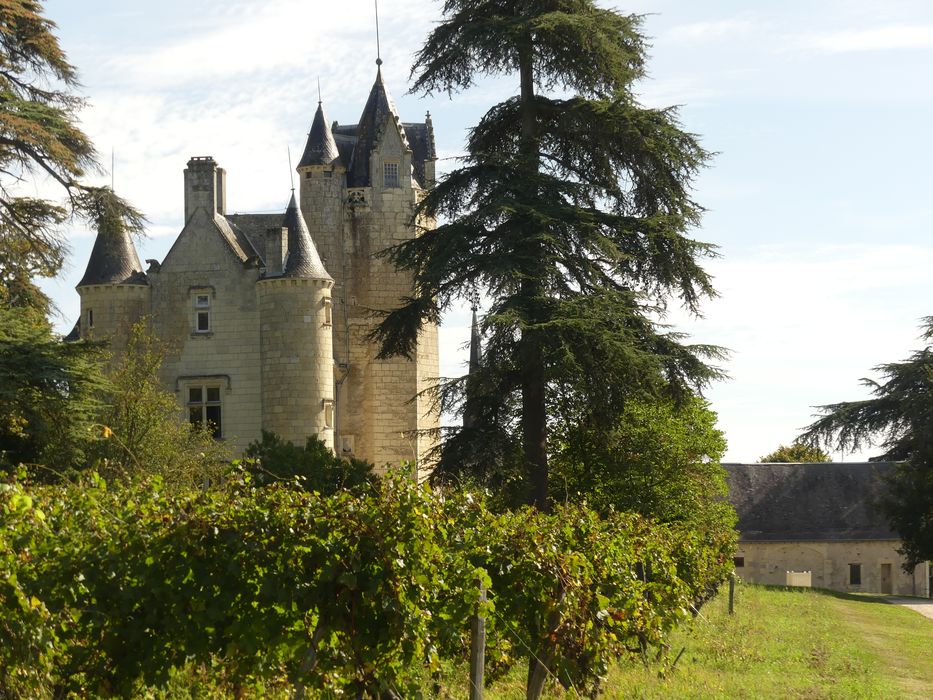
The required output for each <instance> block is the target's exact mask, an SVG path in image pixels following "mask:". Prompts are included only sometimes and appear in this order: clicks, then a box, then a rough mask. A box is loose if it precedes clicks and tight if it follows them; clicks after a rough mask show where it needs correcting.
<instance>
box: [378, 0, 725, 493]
mask: <svg viewBox="0 0 933 700" xmlns="http://www.w3.org/2000/svg"><path fill="white" fill-rule="evenodd" d="M640 24H641V18H640V17H637V16H623V15H620V14H618V13H616V12H614V11H612V10H607V9H602V8H599V7H597V6H596V5H595V4H594V2H592V0H525V1H523V2H514V1H513V0H447V2H445V4H444V19H443V21H442V22H441V23H440V24H439V25H438V26H437V28H435V29H434V31H433V32H432V33H431V34H430V35H429V37H428V38H427V40H426V42H425V44H424V46H423V47H422V49H421V50H420V52H419V53H418V54H417V57H416V62H415V65H414V67H413V70H412V73H413V75H417V78H416V80H415V83H414V86H413V88H412V91H413V92H420V93H425V94H434V93H439V92H447V93H448V94H450V93H453V92H454V91H459V90H462V89H466V88H469V87H470V86H471V85H473V84H474V82H475V81H476V80H477V79H478V78H479V77H480V76H484V75H499V74H517V75H518V77H519V83H520V94H518V95H516V96H515V97H512V98H510V99H508V100H506V101H504V102H502V103H500V104H497V105H495V106H494V107H492V108H491V109H490V110H489V111H488V113H487V114H486V115H485V116H484V117H483V119H482V120H481V122H480V123H479V124H478V125H477V126H476V127H475V128H473V129H472V131H471V132H470V135H469V139H468V143H467V155H466V157H465V158H464V159H463V162H462V164H461V166H460V167H459V168H457V169H456V170H454V171H453V172H451V173H450V174H449V175H448V176H447V177H446V178H445V179H444V180H443V181H442V182H441V183H440V184H438V185H437V186H436V187H435V188H434V189H433V190H432V191H430V192H429V193H428V194H427V196H426V197H425V198H424V199H423V201H422V202H421V203H420V205H419V207H418V211H417V217H416V220H422V221H423V220H435V219H440V220H441V224H440V225H439V226H438V227H437V228H436V229H434V230H424V231H423V232H422V233H421V235H419V236H418V237H416V238H415V239H413V240H411V241H407V242H405V243H403V244H401V245H399V246H397V247H395V248H393V249H392V250H391V251H389V253H388V255H389V257H390V258H391V259H392V260H393V261H394V262H395V264H396V265H397V266H398V267H400V268H403V269H406V270H410V271H411V272H412V273H413V276H414V290H413V294H412V296H411V297H410V298H408V299H406V300H405V303H404V305H403V306H402V307H401V308H399V309H396V310H394V311H391V312H389V313H387V314H386V315H385V317H384V318H383V320H382V323H381V325H380V326H379V328H378V329H377V331H376V332H375V333H374V338H375V339H376V340H378V341H379V342H381V344H382V356H383V357H387V356H392V355H397V354H404V355H410V354H411V353H412V352H413V350H414V347H415V342H416V338H417V331H418V329H419V328H420V327H421V325H422V324H423V323H424V322H426V321H430V322H437V321H439V319H440V316H441V315H442V314H443V312H444V311H445V310H446V309H448V308H449V307H450V305H451V304H452V303H454V302H455V301H457V300H458V299H467V298H469V297H470V295H471V294H473V293H475V292H476V291H477V290H481V291H482V292H484V293H485V294H486V295H487V297H488V298H489V299H490V300H491V305H490V308H489V309H488V311H487V313H486V314H485V316H484V318H483V322H482V326H483V330H484V333H485V335H486V336H487V340H486V349H485V351H484V353H483V362H482V367H481V370H480V377H479V378H476V377H474V378H473V379H471V387H472V388H473V389H474V390H477V388H478V390H480V391H481V393H482V396H481V401H479V402H477V401H473V405H474V406H476V405H477V403H479V404H481V408H480V409H479V410H478V411H477V416H476V420H475V421H473V422H474V423H475V426H474V427H473V428H471V429H470V431H468V432H464V433H462V434H461V435H459V436H455V437H453V438H452V439H451V440H448V443H447V445H448V449H445V451H444V458H443V460H442V462H441V464H440V465H439V466H438V469H437V470H436V472H435V474H436V475H437V477H438V478H445V476H446V477H449V478H459V477H461V476H464V474H463V470H464V469H466V470H468V471H469V469H470V468H471V467H470V466H466V463H467V462H469V465H471V466H472V467H475V468H476V469H477V470H480V471H482V470H490V469H491V470H501V471H500V473H499V475H498V478H499V479H500V480H501V481H503V482H505V481H510V479H511V480H512V483H514V481H515V479H514V478H513V476H514V472H516V471H517V473H518V476H519V479H518V481H519V482H520V483H521V484H522V485H523V486H524V487H525V497H526V498H527V499H528V500H530V501H531V502H533V503H534V504H536V505H537V506H538V507H539V508H542V509H546V508H547V506H548V451H549V446H548V439H549V426H550V425H553V422H554V421H586V422H588V423H589V424H593V425H600V424H603V423H604V424H605V425H606V428H607V429H608V427H609V426H610V425H611V424H612V423H614V421H615V418H616V417H617V416H618V415H619V413H620V411H621V408H622V406H623V405H624V403H625V401H626V400H627V399H629V398H632V397H635V396H639V397H646V396H647V397H651V396H658V395H661V394H666V395H673V396H675V397H678V396H679V397H683V396H687V395H690V394H691V392H692V391H694V390H696V389H697V388H699V387H702V386H703V385H704V384H706V383H707V382H708V381H710V380H712V379H714V378H716V377H717V376H719V372H718V371H717V370H716V369H715V368H712V367H710V366H709V365H707V364H706V361H707V360H709V359H710V358H715V357H719V356H720V354H719V351H718V349H717V348H714V347H709V346H687V345H684V344H683V342H682V341H683V338H682V336H680V335H678V334H675V333H670V332H668V331H667V329H666V328H665V327H664V326H662V325H660V324H659V321H658V319H660V318H663V315H664V313H665V310H666V308H667V305H668V303H669V302H671V301H672V300H679V301H680V302H682V303H683V305H685V307H686V308H687V309H689V310H690V311H692V312H697V310H698V304H699V302H700V301H701V299H702V298H704V297H709V296H711V295H713V294H714V291H713V288H712V284H711V281H710V278H709V276H708V275H707V273H706V272H705V271H704V270H703V268H702V267H701V266H700V264H699V259H701V258H704V257H709V256H712V255H714V254H715V251H714V249H713V247H712V246H710V245H708V244H705V243H700V242H697V241H695V240H693V239H692V238H690V237H689V236H688V235H687V234H688V231H689V230H690V229H691V228H692V227H694V226H696V225H697V224H698V223H699V220H700V216H701V214H702V208H701V207H700V206H699V205H698V204H697V203H696V202H694V201H693V200H692V198H691V195H690V183H691V181H692V178H693V177H694V176H695V175H696V174H697V172H698V171H699V170H700V169H701V168H702V167H703V166H704V165H705V163H706V162H707V160H708V158H709V154H708V153H707V152H706V151H705V150H704V149H703V148H702V147H701V146H700V144H699V142H698V140H697V138H696V137H695V136H694V135H692V134H690V133H687V132H685V131H684V130H683V129H682V128H681V126H680V124H679V122H678V116H677V111H676V109H673V108H669V109H648V108H645V107H643V106H642V105H640V104H639V102H638V100H637V98H636V96H635V94H634V91H633V89H634V84H635V83H636V81H638V80H639V79H641V78H642V77H644V74H645V41H644V37H643V36H642V35H641V34H640V32H639V29H640ZM566 94H571V96H564V95H566ZM461 380H462V378H461ZM464 385H465V381H454V382H452V383H450V384H447V385H446V386H443V387H442V388H441V390H440V396H441V400H442V401H443V402H444V403H445V404H447V405H448V406H449V405H456V404H458V403H459V405H460V406H461V407H462V401H463V397H462V390H463V387H464ZM466 453H469V459H467V458H466V457H465V455H466ZM515 454H519V455H521V457H520V459H519V464H518V465H517V469H516V468H515V465H514V462H513V461H512V455H515ZM510 465H511V467H512V468H513V473H512V475H510V473H509V467H510ZM458 470H459V473H458ZM474 473H475V472H474ZM467 475H469V474H467ZM481 478H484V479H487V480H492V481H494V480H495V478H496V477H494V476H493V475H490V474H489V473H488V472H483V473H482V476H481Z"/></svg>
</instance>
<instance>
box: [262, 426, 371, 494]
mask: <svg viewBox="0 0 933 700" xmlns="http://www.w3.org/2000/svg"><path fill="white" fill-rule="evenodd" d="M245 454H246V457H247V458H248V460H249V461H247V462H246V463H245V465H244V467H245V469H246V470H247V471H248V472H249V473H250V474H251V475H252V477H253V480H254V481H255V482H256V483H257V484H269V483H274V482H276V481H296V480H297V482H298V483H300V484H301V486H302V488H305V489H307V490H309V491H317V492H318V493H321V494H324V495H325V496H329V495H331V494H334V493H336V492H337V491H340V490H342V489H354V488H358V487H360V486H365V485H371V484H373V483H375V480H376V475H375V474H374V473H373V465H372V464H370V463H369V462H365V461H363V460H361V459H352V458H351V459H341V458H340V457H337V456H336V455H335V454H334V452H333V450H331V449H330V448H329V447H328V446H327V445H325V444H324V442H323V441H322V440H320V439H319V438H318V437H317V436H316V435H312V436H310V437H309V438H308V441H307V442H306V443H305V446H304V447H303V448H302V447H297V446H295V445H293V444H292V443H291V442H287V441H285V440H282V438H280V437H279V436H278V435H276V434H275V433H271V432H269V431H267V430H263V431H262V439H261V440H254V441H253V442H251V443H250V445H249V446H248V447H247V448H246V453H245Z"/></svg>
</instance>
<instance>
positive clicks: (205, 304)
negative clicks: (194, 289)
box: [194, 294, 211, 333]
mask: <svg viewBox="0 0 933 700" xmlns="http://www.w3.org/2000/svg"><path fill="white" fill-rule="evenodd" d="M194 316H195V325H194V329H195V331H196V332H197V333H208V332H209V331H210V330H211V296H210V294H195V296H194Z"/></svg>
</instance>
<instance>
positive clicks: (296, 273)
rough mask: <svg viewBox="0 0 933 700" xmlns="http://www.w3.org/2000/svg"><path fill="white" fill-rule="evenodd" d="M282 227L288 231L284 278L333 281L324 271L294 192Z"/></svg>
mask: <svg viewBox="0 0 933 700" xmlns="http://www.w3.org/2000/svg"><path fill="white" fill-rule="evenodd" d="M282 226H284V227H286V228H287V229H288V257H287V258H286V259H285V269H284V270H283V271H282V277H300V278H303V279H317V280H329V279H333V278H332V277H331V276H330V275H329V274H327V270H326V269H324V263H322V262H321V256H320V255H318V252H317V248H316V247H315V245H314V241H313V240H311V234H310V233H309V232H308V225H307V224H306V223H305V218H304V217H303V216H302V215H301V210H300V209H299V208H298V204H297V203H296V201H295V193H294V192H292V198H291V199H290V200H289V202H288V208H287V209H286V210H285V219H284V220H283V222H282Z"/></svg>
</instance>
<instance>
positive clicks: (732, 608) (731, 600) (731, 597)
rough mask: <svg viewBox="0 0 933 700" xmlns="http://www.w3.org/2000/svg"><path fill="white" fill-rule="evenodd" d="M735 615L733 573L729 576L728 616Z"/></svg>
mask: <svg viewBox="0 0 933 700" xmlns="http://www.w3.org/2000/svg"><path fill="white" fill-rule="evenodd" d="M734 613H735V572H733V573H732V575H731V576H729V614H730V615H732V614H734Z"/></svg>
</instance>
